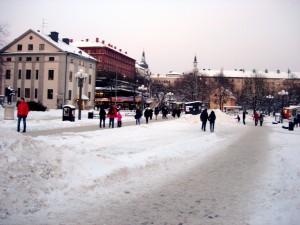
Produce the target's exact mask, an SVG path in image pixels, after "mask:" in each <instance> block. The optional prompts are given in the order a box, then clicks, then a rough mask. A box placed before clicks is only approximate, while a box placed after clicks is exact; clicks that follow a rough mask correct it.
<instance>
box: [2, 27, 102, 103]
mask: <svg viewBox="0 0 300 225" xmlns="http://www.w3.org/2000/svg"><path fill="white" fill-rule="evenodd" d="M0 54H1V57H2V58H3V60H4V66H3V68H2V71H0V73H2V74H1V75H3V76H4V78H5V79H4V84H5V85H9V86H11V87H12V88H13V89H14V90H15V91H16V97H17V98H20V97H24V98H25V101H38V102H41V103H42V104H44V105H45V106H46V107H47V108H48V109H55V108H61V107H62V106H63V105H65V104H70V105H74V106H75V107H78V105H77V102H78V99H79V88H78V81H77V80H76V77H75V74H76V73H77V72H78V71H80V70H83V71H84V72H85V73H86V74H87V78H86V80H85V82H84V85H83V88H82V93H83V94H82V99H83V107H86V108H89V107H92V106H93V100H94V93H95V75H96V63H97V60H96V59H95V58H93V57H91V56H90V55H88V54H87V53H85V52H84V51H82V50H81V49H79V48H77V47H75V46H73V45H70V43H69V39H68V38H64V39H62V40H60V39H59V34H58V33H57V32H51V34H50V35H45V34H42V33H41V32H39V31H33V30H31V29H30V30H28V31H26V32H25V33H24V34H22V35H21V36H20V37H18V38H16V39H15V40H14V41H13V42H11V43H10V44H8V45H7V46H5V47H4V48H3V49H1V51H0ZM1 94H3V93H1Z"/></svg>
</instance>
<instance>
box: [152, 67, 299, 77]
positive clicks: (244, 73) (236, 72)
mask: <svg viewBox="0 0 300 225" xmlns="http://www.w3.org/2000/svg"><path fill="white" fill-rule="evenodd" d="M256 73H257V74H259V75H261V76H263V77H266V78H277V79H287V78H290V77H291V75H295V76H296V78H298V79H299V78H300V72H290V73H288V72H281V71H268V72H267V73H266V71H256ZM198 74H199V75H203V76H209V77H212V76H215V75H218V74H220V70H206V69H203V70H199V71H198ZM223 74H224V76H225V77H234V78H245V77H252V76H253V75H254V73H253V71H240V70H223ZM151 77H152V78H156V77H157V78H162V79H163V78H171V77H172V78H175V77H176V78H179V77H182V75H181V74H179V73H177V72H171V73H167V74H165V75H153V76H151Z"/></svg>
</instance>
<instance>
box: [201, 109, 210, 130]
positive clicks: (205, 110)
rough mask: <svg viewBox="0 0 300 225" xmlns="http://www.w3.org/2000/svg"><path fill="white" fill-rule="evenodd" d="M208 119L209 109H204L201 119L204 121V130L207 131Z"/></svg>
mask: <svg viewBox="0 0 300 225" xmlns="http://www.w3.org/2000/svg"><path fill="white" fill-rule="evenodd" d="M207 119H208V113H207V109H204V110H203V112H202V113H201V114H200V120H201V121H202V127H201V128H202V130H203V131H205V130H206V122H207Z"/></svg>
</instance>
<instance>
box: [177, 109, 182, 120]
mask: <svg viewBox="0 0 300 225" xmlns="http://www.w3.org/2000/svg"><path fill="white" fill-rule="evenodd" d="M180 113H181V109H180V108H177V111H176V114H177V117H178V118H179V117H180Z"/></svg>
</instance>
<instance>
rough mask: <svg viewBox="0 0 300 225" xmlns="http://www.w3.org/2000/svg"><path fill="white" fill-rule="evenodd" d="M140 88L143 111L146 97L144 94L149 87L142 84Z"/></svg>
mask: <svg viewBox="0 0 300 225" xmlns="http://www.w3.org/2000/svg"><path fill="white" fill-rule="evenodd" d="M138 90H139V91H140V92H142V111H143V110H144V99H143V96H144V92H146V91H147V87H145V86H144V85H141V86H139V87H138Z"/></svg>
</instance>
